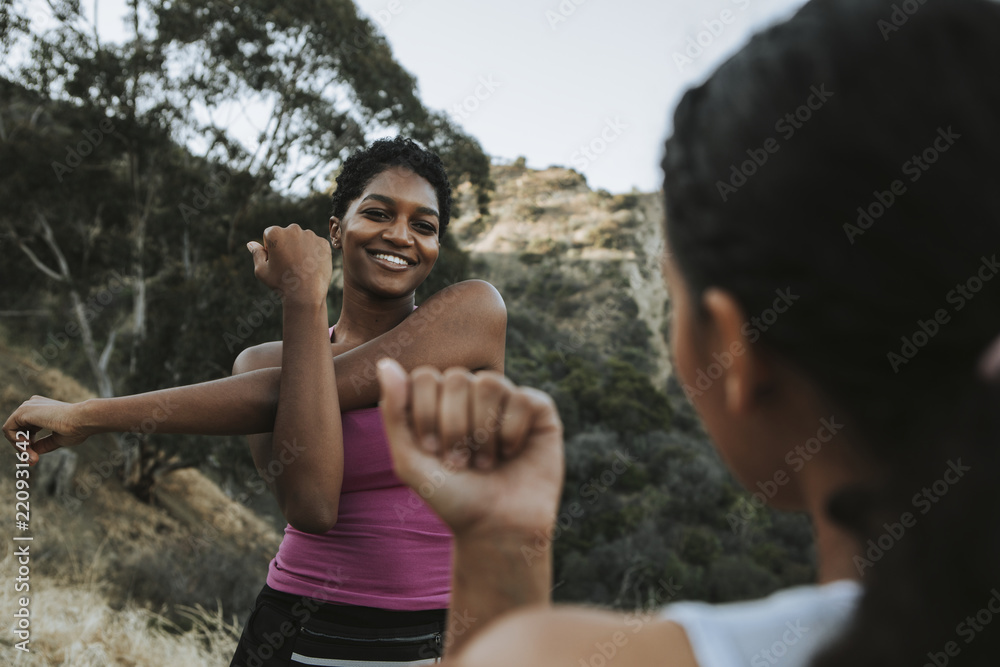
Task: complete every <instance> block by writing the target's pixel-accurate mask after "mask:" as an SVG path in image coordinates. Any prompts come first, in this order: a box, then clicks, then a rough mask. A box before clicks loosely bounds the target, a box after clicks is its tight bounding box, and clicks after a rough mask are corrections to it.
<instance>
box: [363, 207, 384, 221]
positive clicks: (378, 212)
mask: <svg viewBox="0 0 1000 667" xmlns="http://www.w3.org/2000/svg"><path fill="white" fill-rule="evenodd" d="M365 215H367V216H370V217H372V218H379V219H381V220H385V219H387V218H388V217H389V214H388V213H386V212H385V211H383V210H382V209H380V208H372V209H368V210H367V211H365Z"/></svg>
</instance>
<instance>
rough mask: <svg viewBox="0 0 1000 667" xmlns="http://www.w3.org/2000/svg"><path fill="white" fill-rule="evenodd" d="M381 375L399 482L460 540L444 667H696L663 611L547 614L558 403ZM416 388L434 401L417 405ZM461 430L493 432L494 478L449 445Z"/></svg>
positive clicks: (461, 375)
mask: <svg viewBox="0 0 1000 667" xmlns="http://www.w3.org/2000/svg"><path fill="white" fill-rule="evenodd" d="M379 371H380V374H381V383H382V402H381V405H382V415H383V419H384V421H385V427H386V433H387V434H388V436H389V446H390V451H391V452H392V458H393V464H394V468H395V471H396V474H397V475H398V476H399V478H400V479H401V480H402V481H403V482H405V483H406V484H408V485H409V486H410V487H411V488H412V489H414V490H419V491H420V495H421V496H423V497H424V500H425V501H426V502H427V504H428V505H430V506H431V507H432V508H433V509H434V511H435V512H436V513H437V514H438V516H440V517H441V519H442V520H443V521H444V522H445V523H447V524H448V527H449V528H451V530H452V533H453V534H454V536H455V542H454V555H453V561H452V562H453V569H452V590H451V602H450V605H449V613H448V631H447V633H446V637H447V642H446V644H445V656H446V658H447V660H446V661H445V663H446V664H448V665H452V667H494V666H496V667H499V666H501V665H524V666H526V667H528V666H532V665H538V666H539V667H543V666H544V667H560V666H565V667H579V666H580V665H598V664H600V665H604V664H614V665H620V666H621V667H653V666H656V667H697V663H696V661H695V658H694V655H693V653H692V650H691V646H690V645H689V643H688V641H687V636H686V635H685V633H684V630H683V629H682V628H681V627H680V626H678V625H677V624H675V623H672V622H669V621H664V620H662V619H661V618H660V617H659V614H658V613H657V612H656V611H655V610H654V611H652V612H630V613H628V612H612V611H601V610H595V609H582V608H574V607H552V606H551V604H550V600H549V598H550V591H551V588H552V540H551V539H550V536H551V535H552V532H551V531H552V528H553V526H554V524H555V519H556V513H557V511H558V506H559V498H560V495H561V488H562V475H563V456H562V450H563V442H562V426H561V424H560V422H559V416H558V414H557V412H556V409H555V404H554V403H553V402H552V400H551V398H549V397H548V396H546V395H544V394H543V393H542V392H539V391H537V390H533V389H524V388H518V387H515V386H514V385H513V384H512V383H510V381H508V380H506V379H505V378H503V377H502V376H499V375H497V374H492V373H479V374H476V375H470V374H468V373H465V372H464V371H460V370H458V369H451V370H448V371H446V372H445V373H444V374H443V375H442V374H440V373H438V372H437V371H435V370H433V369H427V368H422V369H417V370H416V371H414V372H412V373H410V374H406V373H404V372H403V370H402V369H401V368H400V367H399V366H398V365H396V364H393V363H391V362H386V363H383V364H380V368H379ZM435 385H436V387H435ZM418 387H419V391H420V392H422V393H423V394H424V395H425V396H428V397H430V398H429V399H427V398H425V400H422V401H419V402H415V401H414V400H413V396H414V392H415V391H417V390H418V389H417V388H418ZM435 389H436V391H435ZM435 397H436V398H435ZM419 425H423V433H424V437H423V438H422V437H420V436H419V435H418V433H417V427H418V426H419ZM456 433H458V434H465V435H468V436H473V435H477V434H479V433H484V434H486V439H493V440H495V441H496V442H495V449H496V451H497V452H499V453H500V456H498V457H497V458H496V459H494V461H493V464H492V465H491V466H490V467H489V468H488V469H483V468H481V467H471V466H469V465H468V462H467V461H466V460H464V459H462V458H455V457H454V456H453V455H452V452H451V451H450V450H451V448H450V447H448V446H447V443H448V441H449V440H452V439H453V438H454V436H455V434H456ZM428 435H430V436H431V437H430V440H429V441H428V439H427V437H426V436H428ZM476 442H479V439H478V438H477V439H476ZM426 489H432V490H431V491H430V492H429V493H428V492H426Z"/></svg>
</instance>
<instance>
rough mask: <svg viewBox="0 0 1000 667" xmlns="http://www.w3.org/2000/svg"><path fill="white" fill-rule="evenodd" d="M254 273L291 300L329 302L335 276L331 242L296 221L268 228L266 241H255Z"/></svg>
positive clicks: (305, 302) (253, 253)
mask: <svg viewBox="0 0 1000 667" xmlns="http://www.w3.org/2000/svg"><path fill="white" fill-rule="evenodd" d="M247 248H248V249H249V250H250V253H251V254H252V255H253V273H254V275H255V276H257V279H258V280H260V281H261V282H262V283H264V284H265V285H267V286H268V287H270V288H271V289H273V290H276V291H277V292H279V293H280V294H281V295H282V298H283V300H284V301H285V302H286V303H288V302H292V303H304V304H312V303H317V302H325V301H326V293H327V290H329V288H330V280H331V278H332V277H333V261H332V254H331V253H332V251H331V248H330V242H329V241H328V240H327V239H324V238H322V237H319V236H317V235H316V234H315V233H314V232H313V231H311V230H308V229H302V228H301V227H299V226H298V225H296V224H291V225H288V226H287V227H268V228H267V229H265V230H264V243H263V244H260V243H257V242H256V241H251V242H250V243H248V244H247Z"/></svg>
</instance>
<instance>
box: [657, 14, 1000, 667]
mask: <svg viewBox="0 0 1000 667" xmlns="http://www.w3.org/2000/svg"><path fill="white" fill-rule="evenodd" d="M998 35H1000V4H998V3H997V2H995V1H992V0H940V1H938V0H928V1H927V2H924V0H893V1H889V0H812V1H811V2H809V3H807V4H806V5H805V6H804V7H803V8H802V9H801V10H800V11H799V12H798V13H797V14H796V15H795V16H794V17H793V18H792V19H791V20H789V21H787V22H785V23H782V24H779V25H776V26H774V27H772V28H770V29H768V30H765V31H764V32H762V33H760V34H758V35H756V36H755V37H754V38H753V39H752V40H751V41H750V43H749V44H748V45H747V46H746V47H744V48H743V49H742V50H741V51H740V52H739V53H737V54H736V55H735V56H733V57H732V58H731V59H729V60H728V61H727V62H725V63H724V64H723V65H722V66H721V67H720V68H719V69H718V70H717V71H716V72H715V73H714V74H713V75H712V76H711V77H710V78H709V79H708V80H707V81H706V82H705V83H704V84H703V85H700V86H698V87H696V88H693V89H691V90H689V91H688V92H687V93H686V94H685V96H684V97H683V99H682V100H681V102H680V104H679V105H678V107H677V110H676V113H675V116H674V131H673V136H672V137H671V138H670V139H669V140H668V141H667V144H666V152H665V157H664V160H663V167H664V191H665V196H666V207H667V209H666V210H667V234H668V237H669V243H670V246H671V249H672V251H673V252H674V256H675V257H676V258H677V262H678V266H679V268H680V271H681V273H682V275H683V276H684V278H685V281H686V282H687V284H688V286H689V290H690V291H691V293H692V302H693V303H700V302H701V299H700V298H699V295H700V294H701V293H702V292H703V291H704V290H705V289H706V288H708V287H712V286H718V287H720V288H722V289H724V290H726V291H728V292H729V293H731V294H732V295H733V296H734V298H736V300H737V301H738V302H739V303H740V305H741V306H742V308H743V310H744V312H747V313H758V312H762V310H764V309H766V308H767V306H768V304H770V303H771V301H772V299H773V297H774V290H775V289H776V288H779V287H780V288H786V287H788V288H789V289H790V290H791V291H792V292H794V293H795V294H797V295H800V301H799V302H797V303H796V305H795V307H794V308H790V309H789V310H788V312H787V313H786V314H783V315H782V316H781V317H780V318H779V319H778V320H777V322H775V324H774V325H773V326H771V327H769V328H768V329H767V330H766V332H764V333H763V334H762V335H761V337H760V342H759V343H758V344H759V345H763V346H766V348H767V349H768V350H769V351H770V352H771V353H773V354H775V355H777V356H780V357H781V358H782V359H785V360H787V361H788V362H790V363H791V364H793V365H794V366H796V367H797V368H798V369H800V370H801V371H802V372H804V373H805V374H806V375H807V376H808V377H809V378H811V379H812V381H813V382H814V383H815V384H816V385H817V387H819V389H820V390H821V391H822V392H823V394H824V395H825V396H826V397H828V398H829V400H830V401H831V403H832V404H833V406H834V408H835V409H837V410H842V411H843V412H838V413H837V414H838V415H841V414H843V415H845V416H846V417H847V418H846V419H845V420H844V421H845V426H846V428H848V429H852V431H853V433H854V436H852V437H851V438H850V439H851V442H852V444H854V445H855V446H857V447H858V448H859V449H862V450H863V454H864V455H865V456H866V457H868V458H869V459H870V460H872V461H873V462H874V463H875V465H876V467H877V468H878V469H879V471H880V472H882V474H883V475H884V483H883V484H882V485H880V486H879V487H878V488H873V487H871V486H867V487H866V488H860V487H858V488H854V489H844V490H841V492H839V493H837V494H835V495H834V496H833V498H831V500H830V503H829V506H828V508H827V511H828V513H829V515H830V516H831V517H832V518H833V519H834V520H836V521H838V522H840V523H841V524H842V525H845V526H847V527H848V528H850V529H852V530H853V531H855V532H856V533H857V534H858V535H859V536H860V542H861V544H862V545H865V546H864V547H863V549H862V554H863V555H862V556H859V557H860V558H862V561H860V562H859V561H858V560H855V565H857V566H858V569H859V571H861V572H862V574H863V582H864V584H865V591H866V592H865V594H864V597H863V599H862V601H861V604H860V607H859V609H858V613H857V614H856V615H855V617H854V619H853V621H852V623H851V624H850V627H849V628H848V629H847V630H846V632H845V634H844V635H843V636H842V637H841V638H840V640H839V641H838V642H837V643H836V644H835V645H834V646H832V647H831V648H830V649H829V650H828V651H827V652H826V653H825V654H823V655H822V656H820V657H819V658H818V659H817V660H816V661H815V663H814V665H816V666H817V667H826V666H833V665H851V666H852V667H859V666H860V667H864V666H869V665H870V666H872V667H874V666H876V665H877V666H879V667H884V666H886V665H921V664H925V663H926V662H928V657H930V656H936V657H934V658H933V661H941V660H943V661H942V662H934V664H945V662H948V661H949V660H950V661H951V662H950V663H949V664H957V665H984V664H998V663H997V655H998V653H1000V641H998V638H1000V621H998V623H994V624H992V625H990V626H988V627H985V624H984V622H983V621H982V620H981V616H982V615H983V614H981V613H980V614H978V615H977V612H980V611H981V610H984V609H985V607H986V606H987V603H990V604H992V602H991V596H994V595H998V594H997V588H995V587H997V585H998V582H1000V528H998V524H997V517H998V516H1000V493H998V492H997V477H998V474H1000V379H998V378H997V377H996V376H995V375H994V376H993V377H983V376H982V375H981V374H980V373H978V372H977V367H978V365H979V364H980V363H981V357H982V355H983V352H984V350H986V349H989V346H990V344H991V343H992V342H993V341H994V340H995V339H996V338H997V336H998V334H1000V275H998V273H1000V264H998V263H997V259H996V257H997V255H996V254H994V253H998V251H1000V188H998V187H997V186H996V184H997V183H998V182H1000V159H998V157H997V156H998V154H1000V76H998V73H1000V39H998ZM789 117H792V119H791V120H789ZM793 121H794V122H793ZM965 468H968V470H965ZM959 471H961V472H962V476H961V477H957V475H958V472H959ZM949 473H950V477H951V479H953V480H956V481H955V482H954V486H948V485H947V484H944V483H943V482H941V480H942V478H943V479H946V480H947V479H948V478H949ZM943 491H946V492H947V496H945V497H942V495H943V493H942V492H943ZM927 493H931V494H933V495H934V498H933V503H932V502H931V499H929V498H926V494H927ZM907 514H909V515H910V517H911V519H915V524H914V525H912V526H909V527H906V528H905V531H903V532H905V534H901V529H900V526H901V517H905V516H906V515H907ZM887 535H889V536H891V537H892V538H893V539H887ZM886 544H889V546H890V548H888V549H885V548H883V547H884V546H885V545H886ZM987 615H989V616H990V618H992V612H987ZM977 619H978V621H977ZM987 622H988V621H987ZM977 623H978V624H977ZM977 627H978V628H979V631H976V629H975V628H977ZM972 639H974V640H975V641H971V640H972ZM956 650H958V651H960V654H958V656H957V657H952V656H955V655H956V653H955V651H956ZM945 651H947V655H946V654H945ZM942 656H943V657H942Z"/></svg>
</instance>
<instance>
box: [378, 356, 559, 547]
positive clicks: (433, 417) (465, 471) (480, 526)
mask: <svg viewBox="0 0 1000 667" xmlns="http://www.w3.org/2000/svg"><path fill="white" fill-rule="evenodd" d="M378 371H379V381H380V383H381V386H382V401H381V403H380V405H381V407H382V418H383V420H384V422H385V428H386V432H387V434H388V436H389V442H390V447H391V450H392V457H393V461H394V463H395V469H396V474H397V475H398V476H399V478H400V479H401V480H403V482H405V483H406V484H408V485H409V486H410V487H412V488H413V489H414V490H415V491H417V492H418V493H419V494H420V495H421V496H422V497H423V498H424V500H425V501H426V502H427V504H428V505H430V506H431V508H432V509H434V511H435V512H437V513H438V515H439V516H440V517H441V518H442V519H443V520H444V521H445V523H447V524H448V526H449V527H450V528H451V529H452V532H454V534H455V536H456V538H460V539H461V538H463V537H473V536H487V537H489V538H491V539H492V538H496V537H498V536H499V535H500V534H504V535H509V536H512V537H515V538H530V540H531V541H532V542H533V541H534V540H536V539H537V535H536V533H537V532H538V531H542V532H543V534H545V535H547V534H548V533H547V531H548V530H549V529H550V528H551V527H552V525H553V524H554V523H555V517H556V511H557V509H558V505H559V496H560V491H561V488H562V480H563V448H562V423H561V422H560V420H559V414H558V412H557V411H556V407H555V404H554V403H553V402H552V399H551V398H549V396H548V395H547V394H545V393H543V392H541V391H538V390H536V389H527V388H519V387H516V386H514V384H513V383H511V382H510V381H509V380H508V379H506V378H505V377H504V376H503V375H500V374H499V373H493V372H481V373H477V374H476V375H473V374H471V373H469V372H468V371H466V370H464V369H458V368H451V369H449V370H447V371H446V372H445V373H444V374H443V375H442V374H441V373H439V372H438V371H437V370H436V369H434V368H431V367H427V366H425V367H421V368H417V369H415V370H414V371H413V373H411V374H409V375H407V374H406V372H405V371H404V370H403V369H402V367H401V366H400V365H399V364H397V363H396V362H395V361H392V360H391V359H383V360H382V361H381V362H379V366H378Z"/></svg>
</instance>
